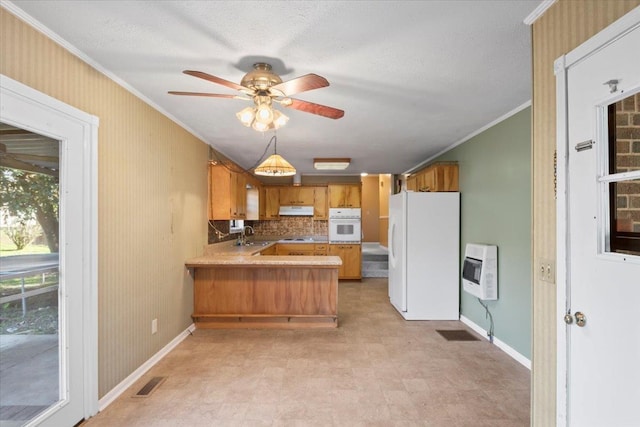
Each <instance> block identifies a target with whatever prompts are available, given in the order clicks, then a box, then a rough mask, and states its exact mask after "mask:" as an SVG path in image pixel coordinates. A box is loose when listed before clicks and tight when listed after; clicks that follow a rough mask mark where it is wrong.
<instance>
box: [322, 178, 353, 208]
mask: <svg viewBox="0 0 640 427" xmlns="http://www.w3.org/2000/svg"><path fill="white" fill-rule="evenodd" d="M328 189H329V208H359V207H360V184H329V187H328Z"/></svg>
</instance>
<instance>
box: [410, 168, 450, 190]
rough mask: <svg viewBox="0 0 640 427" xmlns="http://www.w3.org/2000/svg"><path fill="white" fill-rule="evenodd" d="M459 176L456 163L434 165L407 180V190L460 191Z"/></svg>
mask: <svg viewBox="0 0 640 427" xmlns="http://www.w3.org/2000/svg"><path fill="white" fill-rule="evenodd" d="M458 174H459V172H458V164H457V163H455V162H438V163H434V164H432V165H429V166H427V167H426V168H424V169H422V170H420V171H418V172H416V173H414V174H413V175H411V176H410V177H409V178H407V190H410V191H460V186H459V184H458Z"/></svg>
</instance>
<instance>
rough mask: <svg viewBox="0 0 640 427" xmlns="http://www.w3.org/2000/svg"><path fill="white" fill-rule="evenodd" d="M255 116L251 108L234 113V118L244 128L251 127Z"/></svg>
mask: <svg viewBox="0 0 640 427" xmlns="http://www.w3.org/2000/svg"><path fill="white" fill-rule="evenodd" d="M255 115H256V113H255V111H254V109H253V107H247V108H244V109H242V110H241V111H239V112H237V113H236V117H237V118H238V120H240V123H242V124H243V125H245V126H246V127H249V126H251V123H253V119H254V118H255Z"/></svg>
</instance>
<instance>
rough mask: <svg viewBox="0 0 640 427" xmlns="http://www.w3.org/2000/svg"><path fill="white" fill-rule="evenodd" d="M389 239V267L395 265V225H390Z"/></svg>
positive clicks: (393, 223)
mask: <svg viewBox="0 0 640 427" xmlns="http://www.w3.org/2000/svg"><path fill="white" fill-rule="evenodd" d="M390 234H391V238H390V240H391V241H390V242H389V249H390V251H389V254H390V255H391V265H393V266H395V265H396V251H395V246H396V245H395V240H396V239H395V235H396V223H395V222H392V223H391V233H390Z"/></svg>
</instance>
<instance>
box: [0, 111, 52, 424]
mask: <svg viewBox="0 0 640 427" xmlns="http://www.w3.org/2000/svg"><path fill="white" fill-rule="evenodd" d="M0 148H1V149H2V152H3V153H4V154H3V156H1V157H0V425H8V426H9V425H11V426H14V425H15V426H19V425H23V424H26V423H27V422H28V421H29V420H31V419H32V418H34V417H35V416H37V414H39V413H40V412H42V411H44V410H45V409H47V408H48V407H50V406H51V405H53V404H54V403H56V402H58V401H59V400H60V379H61V378H60V357H59V354H60V348H59V347H60V336H59V333H58V332H59V327H58V319H59V299H58V298H59V297H58V296H59V293H58V288H59V281H58V279H59V276H58V267H59V257H58V232H59V225H58V207H59V200H58V194H59V191H58V189H59V170H58V169H59V142H58V141H55V140H52V139H49V138H46V137H43V136H40V135H36V134H34V133H31V132H28V131H25V130H22V129H18V128H15V127H12V126H8V125H6V124H2V123H0Z"/></svg>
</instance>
